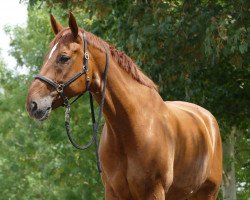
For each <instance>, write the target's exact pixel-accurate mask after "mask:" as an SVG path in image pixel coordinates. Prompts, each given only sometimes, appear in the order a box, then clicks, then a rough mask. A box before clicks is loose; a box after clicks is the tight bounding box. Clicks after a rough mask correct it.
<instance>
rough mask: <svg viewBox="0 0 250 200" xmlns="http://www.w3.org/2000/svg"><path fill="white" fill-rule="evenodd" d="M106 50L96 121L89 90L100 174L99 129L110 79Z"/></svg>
mask: <svg viewBox="0 0 250 200" xmlns="http://www.w3.org/2000/svg"><path fill="white" fill-rule="evenodd" d="M105 51H106V64H105V68H104V84H103V88H102V99H101V103H100V107H99V112H98V118H97V122H96V121H95V113H94V106H93V96H92V94H91V92H90V91H89V100H90V108H91V116H92V129H93V139H94V144H95V153H96V160H97V169H98V172H99V174H101V173H102V169H101V163H100V157H99V153H98V149H99V143H98V139H97V138H98V137H97V133H98V129H99V126H100V124H101V118H102V112H103V107H104V102H105V91H106V86H107V80H108V66H109V65H108V63H109V57H108V50H107V49H106V48H105Z"/></svg>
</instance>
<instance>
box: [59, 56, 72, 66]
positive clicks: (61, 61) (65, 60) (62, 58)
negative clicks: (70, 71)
mask: <svg viewBox="0 0 250 200" xmlns="http://www.w3.org/2000/svg"><path fill="white" fill-rule="evenodd" d="M69 59H70V57H69V56H67V55H61V57H60V58H59V62H60V63H62V64H64V63H66V62H67V61H68V60H69Z"/></svg>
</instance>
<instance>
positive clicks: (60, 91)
mask: <svg viewBox="0 0 250 200" xmlns="http://www.w3.org/2000/svg"><path fill="white" fill-rule="evenodd" d="M83 43H84V47H83V50H84V56H83V67H82V70H81V71H80V72H78V73H76V74H75V75H74V76H73V77H71V78H70V79H69V80H67V81H66V82H64V83H57V82H55V81H53V80H51V79H49V78H47V77H45V76H42V75H39V74H38V75H36V76H35V77H34V78H35V79H39V80H40V81H43V82H45V83H47V84H48V85H50V86H52V87H53V88H54V89H55V90H56V91H57V93H58V94H59V95H60V96H61V98H62V100H63V105H64V107H65V129H66V132H67V135H68V138H69V140H70V142H71V144H72V145H73V146H74V147H75V148H77V149H81V150H85V149H87V148H88V147H90V146H91V145H92V144H93V143H94V145H95V153H96V158H97V168H98V172H99V173H101V166H100V160H99V154H98V145H99V144H98V139H97V132H98V129H99V126H100V121H101V116H102V111H103V106H104V99H105V89H106V85H107V77H108V66H109V63H108V62H109V59H108V50H107V49H106V48H105V51H106V64H105V69H104V86H103V89H102V98H101V103H100V106H99V112H98V118H97V121H96V120H95V113H94V105H93V96H92V94H91V92H90V90H89V86H90V83H89V77H88V69H89V66H88V60H89V53H88V46H87V45H88V41H87V37H86V34H85V33H83ZM82 75H85V79H86V90H87V91H88V92H89V100H90V109H91V119H92V138H91V140H90V141H89V142H88V143H87V144H86V145H78V144H77V143H76V142H75V141H74V139H73V137H72V133H71V130H70V105H71V104H73V103H74V102H75V101H77V100H78V99H79V98H80V97H81V96H82V95H83V93H82V94H80V95H79V96H77V97H76V98H75V99H74V100H73V101H72V102H69V99H68V97H67V96H66V94H65V93H64V89H65V88H66V87H68V86H69V85H70V84H71V83H73V82H74V81H75V80H77V79H78V78H80V77H81V76H82Z"/></svg>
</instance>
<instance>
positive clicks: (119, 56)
mask: <svg viewBox="0 0 250 200" xmlns="http://www.w3.org/2000/svg"><path fill="white" fill-rule="evenodd" d="M80 31H81V32H82V33H85V34H86V37H87V41H88V44H89V45H92V46H93V47H95V48H97V49H99V50H100V51H102V52H105V49H108V50H109V51H110V55H111V56H112V58H113V59H114V60H115V61H116V62H117V63H118V65H119V66H120V67H121V68H122V69H124V70H125V71H126V72H127V73H128V74H130V75H131V77H132V78H133V79H135V80H136V81H137V82H139V83H141V84H142V85H145V86H147V87H149V88H152V89H155V90H156V91H158V87H157V85H156V84H155V83H154V82H153V81H152V80H151V79H150V78H148V77H147V76H146V75H145V74H144V73H143V72H142V71H141V69H140V68H139V67H138V66H137V65H136V64H135V63H134V61H133V60H132V59H131V58H130V57H129V56H127V55H126V54H125V53H124V52H122V51H119V50H117V49H116V48H115V47H114V46H112V45H111V44H109V43H108V42H106V41H104V40H102V39H101V38H99V37H98V36H96V35H94V34H93V33H91V32H88V31H85V30H84V29H80ZM70 37H72V33H71V31H70V28H65V29H63V30H62V31H60V32H59V33H58V34H57V35H56V37H55V38H54V39H53V40H52V42H51V43H50V48H52V47H53V46H54V45H55V44H56V43H58V42H67V41H69V39H70ZM61 40H62V41H61Z"/></svg>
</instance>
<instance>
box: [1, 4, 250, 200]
mask: <svg viewBox="0 0 250 200" xmlns="http://www.w3.org/2000/svg"><path fill="white" fill-rule="evenodd" d="M21 3H25V4H28V22H27V26H26V27H19V26H16V27H6V32H7V33H8V34H9V36H10V37H11V54H12V55H13V56H14V57H15V58H16V60H17V63H18V65H19V66H20V65H24V66H26V67H28V68H29V70H30V74H29V75H17V74H16V73H15V72H13V71H8V70H7V68H6V64H5V63H4V62H3V61H0V81H1V82H0V88H1V90H0V110H1V113H3V114H2V116H1V118H0V124H1V127H0V152H1V153H0V191H1V197H0V199H4V200H5V199H6V200H7V199H104V191H103V186H102V184H101V181H100V178H99V175H98V173H97V170H96V163H95V155H94V151H93V149H90V150H88V151H85V152H81V151H78V150H75V149H73V147H72V146H71V145H70V144H69V142H68V140H67V138H66V134H65V130H64V121H63V120H64V117H63V115H64V113H63V109H58V110H56V111H55V112H54V113H53V114H52V116H51V118H50V119H49V120H48V121H47V122H44V123H38V122H35V121H33V120H32V119H30V118H29V116H28V114H27V112H26V110H25V100H26V94H27V89H28V88H27V87H28V85H29V84H30V83H31V81H32V76H33V75H34V74H36V73H37V72H38V71H39V69H40V67H41V66H42V62H43V58H44V55H45V54H46V52H47V51H48V44H49V42H50V41H51V39H52V38H53V34H52V30H51V28H50V24H49V13H53V14H54V16H56V18H57V19H58V20H59V21H60V22H61V23H62V24H63V25H65V26H67V17H68V11H69V10H71V11H73V13H74V15H75V16H76V18H77V20H78V24H79V25H80V26H81V27H83V28H85V29H86V30H88V31H91V32H93V33H94V34H96V35H98V36H100V37H101V38H103V39H104V40H106V41H108V42H110V43H112V44H114V45H115V46H116V47H117V48H118V49H119V50H122V51H124V52H126V53H127V54H128V55H129V56H130V57H132V58H133V59H134V61H135V62H136V63H137V64H138V65H139V66H140V67H141V68H142V69H143V71H144V72H146V74H148V75H149V76H150V77H151V78H152V79H153V80H154V81H155V82H156V83H157V84H158V85H159V88H160V93H161V95H162V97H163V98H164V99H166V100H183V101H189V102H193V103H197V104H199V105H201V106H203V107H205V108H207V109H208V110H210V111H211V112H212V113H213V114H214V115H215V116H216V118H217V119H218V121H219V124H220V127H221V134H222V138H223V146H224V174H223V186H222V191H221V193H220V197H219V199H236V195H237V199H240V200H241V199H242V200H245V199H249V198H250V157H249V155H250V154H249V152H250V148H249V145H250V131H249V125H250V121H249V116H250V112H249V111H250V109H249V106H250V51H249V48H250V2H249V1H248V0H239V1H233V0H227V1H226V0H213V1H206V0H195V1H184V0H173V1H164V0H158V1H156V0H133V1H132V0H124V1H118V0H107V1H99V0H95V1H93V0H85V1H81V0H79V1H66V0H57V1H52V0H23V1H21ZM0 60H2V59H0ZM72 121H73V122H72V123H73V124H72V127H74V128H73V131H74V133H77V138H78V140H79V141H81V142H86V141H87V140H88V139H89V134H90V131H91V123H90V110H89V107H88V104H87V99H86V98H85V99H83V100H81V102H78V103H77V105H76V106H75V108H74V109H73V111H72ZM82 137H83V138H82Z"/></svg>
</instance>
